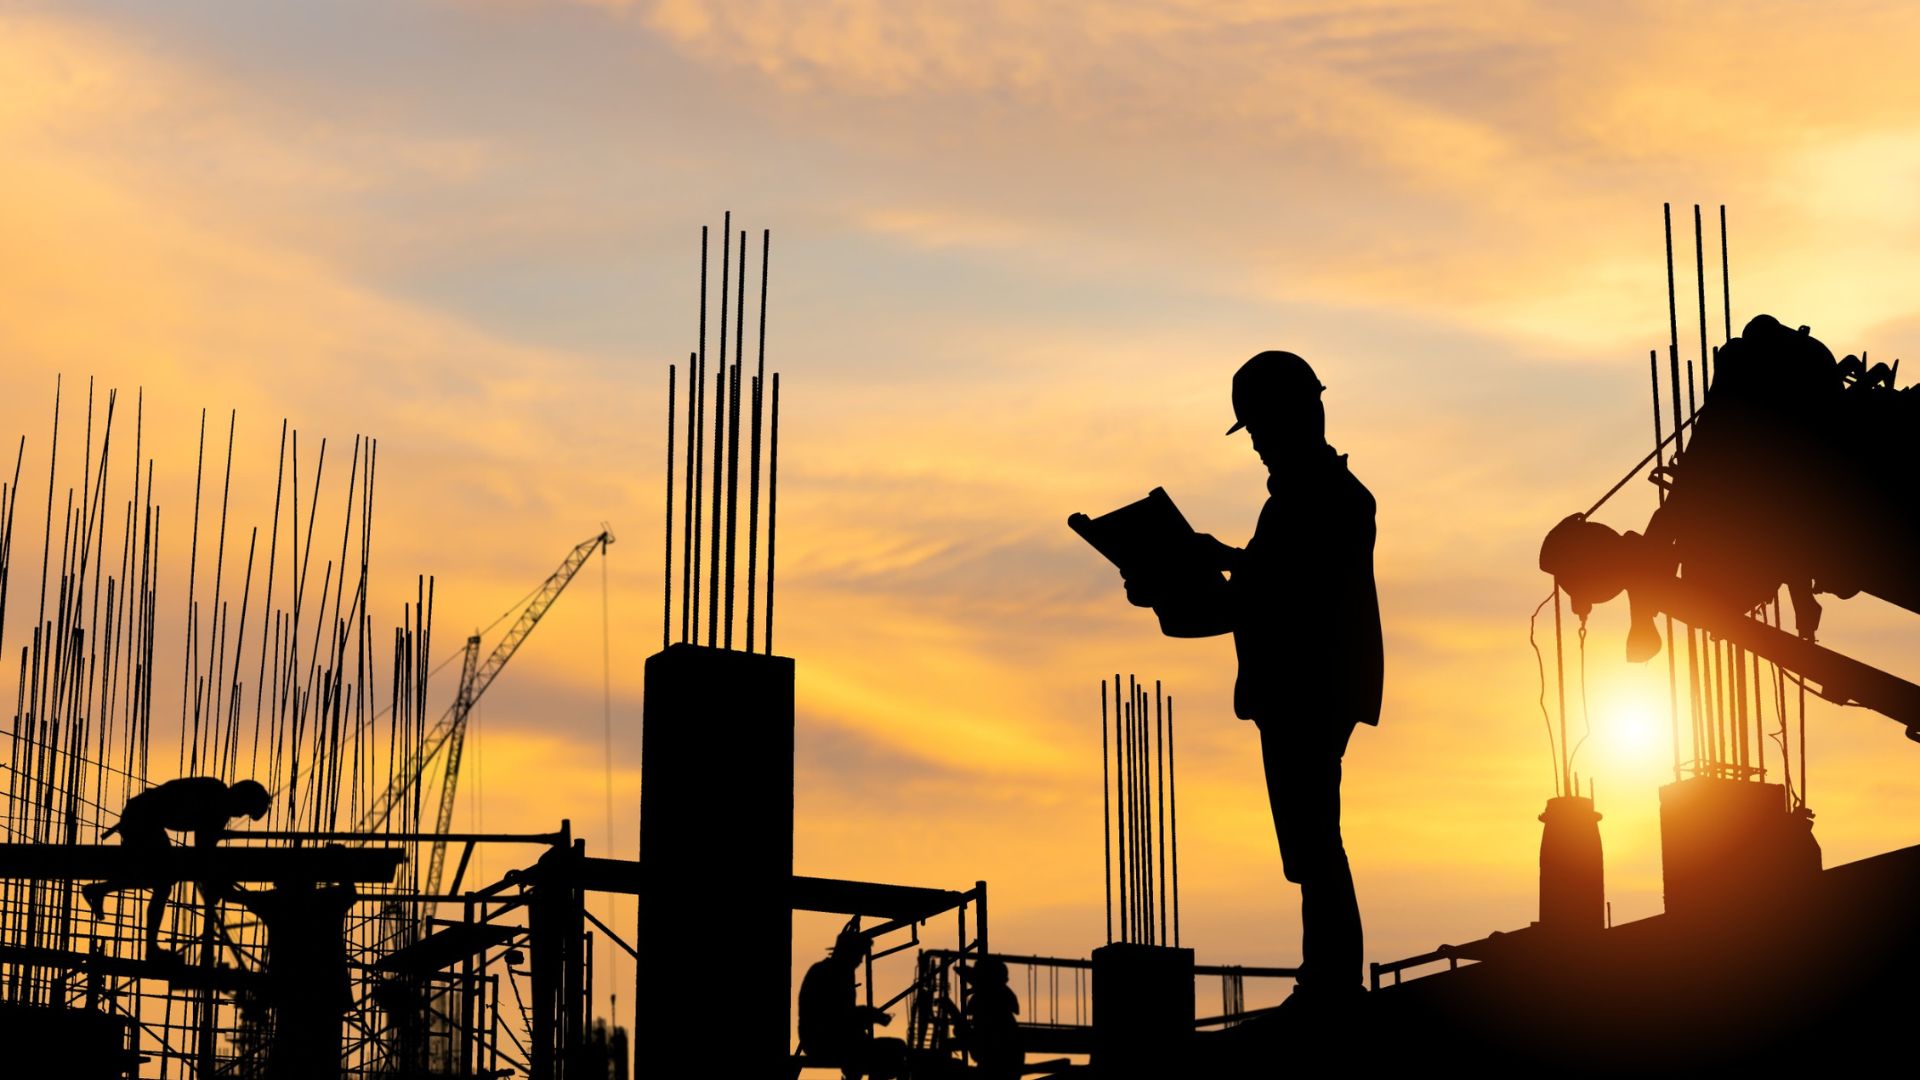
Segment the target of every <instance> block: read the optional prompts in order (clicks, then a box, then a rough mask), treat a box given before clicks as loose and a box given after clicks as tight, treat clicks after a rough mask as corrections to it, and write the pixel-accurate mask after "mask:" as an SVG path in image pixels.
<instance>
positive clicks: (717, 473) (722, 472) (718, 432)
mask: <svg viewBox="0 0 1920 1080" xmlns="http://www.w3.org/2000/svg"><path fill="white" fill-rule="evenodd" d="M732 286H733V211H731V210H728V211H726V212H725V213H723V214H722V215H721V219H720V370H719V372H718V373H717V375H716V379H717V381H716V382H715V383H714V393H715V396H716V398H717V400H716V401H715V402H714V404H713V465H712V479H713V505H712V507H711V508H710V510H709V516H710V518H711V520H710V521H709V522H708V528H709V530H710V531H711V532H712V535H713V541H712V547H711V548H710V549H709V551H708V559H707V561H708V563H709V565H708V567H707V644H708V645H718V644H720V497H721V490H720V489H721V485H722V483H723V482H724V481H725V480H726V478H727V474H726V461H725V459H724V458H723V457H722V456H721V455H722V453H723V452H724V450H725V442H726V432H727V301H728V300H729V299H730V298H731V297H732V295H733V294H732V292H731V290H732Z"/></svg>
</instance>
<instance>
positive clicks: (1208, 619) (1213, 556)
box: [1121, 533, 1246, 638]
mask: <svg viewBox="0 0 1920 1080" xmlns="http://www.w3.org/2000/svg"><path fill="white" fill-rule="evenodd" d="M1245 556H1246V552H1245V551H1243V550H1241V549H1240V548H1237V547H1233V546H1232V545H1230V544H1225V543H1222V542H1221V541H1219V540H1218V539H1215V538H1214V537H1213V536H1212V535H1210V534H1207V533H1196V534H1195V535H1194V551H1193V555H1192V562H1191V563H1189V564H1188V567H1189V568H1190V569H1193V570H1194V571H1195V573H1193V574H1192V575H1191V576H1190V577H1187V578H1177V579H1176V578H1173V577H1171V576H1163V577H1129V576H1126V575H1122V577H1121V580H1122V581H1123V582H1125V584H1126V588H1127V602H1128V603H1130V604H1132V605H1134V606H1135V607H1150V608H1152V609H1153V611H1154V614H1155V615H1158V616H1159V617H1160V630H1161V632H1162V633H1164V634H1166V635H1167V636H1168V637H1181V638H1190V637H1213V636H1215V635H1217V634H1227V633H1232V632H1233V625H1234V621H1233V610H1232V604H1231V600H1230V597H1229V594H1228V591H1227V587H1226V585H1225V584H1224V583H1223V582H1221V581H1220V580H1219V571H1222V570H1225V571H1232V570H1235V569H1237V568H1238V567H1239V566H1240V565H1241V563H1242V562H1243V560H1244V558H1245ZM1208 571H1211V573H1208Z"/></svg>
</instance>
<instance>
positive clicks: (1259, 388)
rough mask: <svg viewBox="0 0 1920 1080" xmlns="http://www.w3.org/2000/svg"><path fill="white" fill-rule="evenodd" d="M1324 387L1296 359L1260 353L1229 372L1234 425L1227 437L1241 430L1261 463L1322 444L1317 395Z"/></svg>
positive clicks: (1323, 421)
mask: <svg viewBox="0 0 1920 1080" xmlns="http://www.w3.org/2000/svg"><path fill="white" fill-rule="evenodd" d="M1325 389H1326V387H1324V386H1322V385H1320V379H1319V377H1318V376H1316V375H1315V374H1314V373H1313V368H1311V367H1308V366H1307V362H1306V361H1305V360H1302V359H1301V358H1300V357H1299V356H1296V355H1295V354H1293V353H1290V352H1278V351H1275V350H1271V349H1270V350H1268V351H1266V352H1263V353H1260V354H1259V355H1257V356H1255V357H1254V358H1252V359H1251V360H1248V361H1247V362H1246V363H1244V364H1241V365H1240V370H1239V371H1236V372H1234V373H1233V419H1234V425H1233V426H1232V427H1230V428H1228V429H1227V434H1229V435H1231V434H1233V433H1234V432H1236V431H1239V430H1240V429H1241V428H1246V429H1247V434H1249V435H1251V436H1252V437H1253V449H1254V451H1255V452H1256V453H1258V454H1259V455H1260V457H1261V460H1263V461H1264V460H1269V459H1271V458H1272V457H1273V456H1274V455H1275V454H1285V453H1288V452H1290V451H1298V450H1312V449H1315V448H1318V447H1320V446H1323V445H1325V444H1326V441H1327V413H1326V409H1325V408H1324V407H1322V405H1321V403H1320V392H1321V391H1323V390H1325Z"/></svg>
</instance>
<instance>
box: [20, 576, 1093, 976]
mask: <svg viewBox="0 0 1920 1080" xmlns="http://www.w3.org/2000/svg"><path fill="white" fill-rule="evenodd" d="M4 567H5V563H3V562H0V589H4V587H5V582H6V579H5V577H4V574H5V569H4ZM4 603H5V593H4V592H0V604H4ZM748 637H752V634H751V633H749V634H748ZM1109 784H1110V781H1109V780H1108V778H1107V681H1106V680H1105V679H1102V680H1100V888H1101V891H1102V893H1103V894H1104V896H1105V898H1106V912H1107V944H1109V945H1111V944H1113V804H1112V800H1111V799H1110V798H1109V797H1108V795H1107V788H1108V786H1109Z"/></svg>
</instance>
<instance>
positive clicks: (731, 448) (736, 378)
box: [725, 229, 747, 649]
mask: <svg viewBox="0 0 1920 1080" xmlns="http://www.w3.org/2000/svg"><path fill="white" fill-rule="evenodd" d="M735 293H736V294H737V295H736V297H735V300H734V304H735V315H734V322H733V376H732V379H731V386H729V388H728V397H729V401H728V403H727V603H726V621H727V629H726V633H725V643H726V647H727V648H729V649H731V648H733V598H734V593H735V589H734V561H735V559H736V557H737V556H738V554H739V550H740V544H739V537H740V383H741V380H742V376H743V375H744V373H745V361H744V359H743V356H744V354H745V352H746V345H747V326H746V322H747V234H746V231H745V230H744V229H743V230H741V232H740V281H739V288H737V289H736V290H735Z"/></svg>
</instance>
